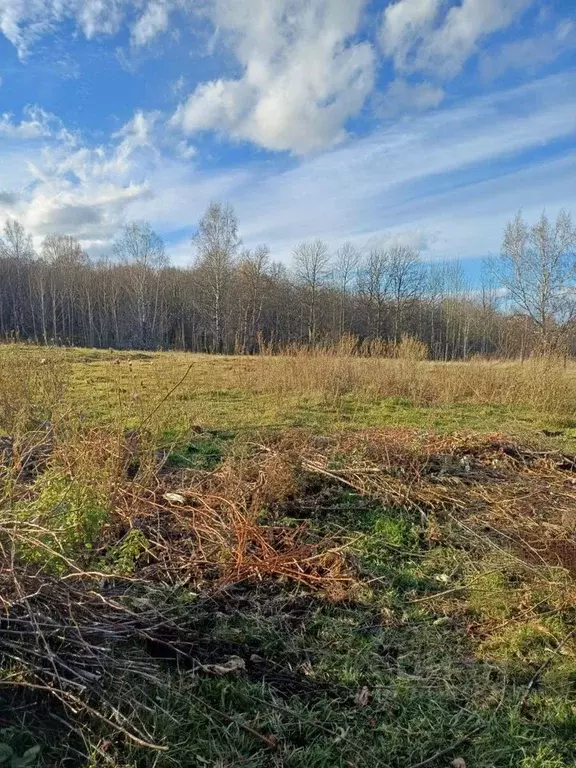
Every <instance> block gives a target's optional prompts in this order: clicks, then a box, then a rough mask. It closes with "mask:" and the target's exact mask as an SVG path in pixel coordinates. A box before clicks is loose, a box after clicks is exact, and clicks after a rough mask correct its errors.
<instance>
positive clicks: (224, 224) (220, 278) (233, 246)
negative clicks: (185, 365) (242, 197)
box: [192, 202, 241, 352]
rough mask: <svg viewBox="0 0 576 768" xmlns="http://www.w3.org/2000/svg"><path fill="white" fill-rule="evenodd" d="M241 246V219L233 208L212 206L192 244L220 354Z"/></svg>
mask: <svg viewBox="0 0 576 768" xmlns="http://www.w3.org/2000/svg"><path fill="white" fill-rule="evenodd" d="M240 242H241V241H240V238H239V236H238V219H237V218H236V214H235V213H234V209H233V208H232V206H231V205H230V204H228V203H226V204H224V203H220V202H213V203H210V205H209V206H208V209H207V211H206V213H205V214H204V216H203V217H202V219H201V220H200V223H199V224H198V231H197V232H196V234H195V235H194V238H193V240H192V244H193V245H194V246H195V248H196V250H197V254H198V258H197V262H196V267H197V271H198V277H199V279H200V282H201V286H202V292H203V295H204V299H205V303H206V306H207V309H208V313H209V315H210V316H211V319H212V337H213V343H212V348H213V350H215V351H217V352H222V350H223V347H224V316H225V313H226V311H227V310H228V309H229V307H228V306H227V300H228V298H229V291H230V284H231V280H232V273H233V268H234V263H235V259H236V254H237V252H238V248H239V247H240Z"/></svg>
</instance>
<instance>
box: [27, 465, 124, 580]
mask: <svg viewBox="0 0 576 768" xmlns="http://www.w3.org/2000/svg"><path fill="white" fill-rule="evenodd" d="M33 490H34V491H35V492H36V494H37V495H36V496H35V497H33V498H32V499H30V500H26V501H23V502H21V503H19V504H17V505H16V506H15V510H16V515H17V517H18V518H19V519H20V520H21V521H22V522H27V523H30V524H33V525H34V526H38V527H39V528H40V531H38V529H36V530H37V533H36V535H35V536H34V537H33V538H30V539H29V540H28V541H26V543H25V544H23V545H22V552H21V554H22V555H23V556H24V557H25V558H26V559H27V560H29V561H31V562H37V563H38V562H40V563H42V564H43V565H44V566H45V567H46V568H48V570H51V571H54V572H60V571H62V570H63V569H65V568H66V559H67V558H68V559H69V558H72V559H73V558H80V559H86V555H87V553H90V552H91V551H92V549H93V548H94V545H95V543H96V540H97V538H98V536H99V534H100V531H101V530H102V526H103V525H104V523H105V522H106V520H107V519H108V514H109V512H108V504H107V499H106V498H105V496H104V494H103V493H102V492H100V491H99V490H98V489H97V488H94V487H90V486H88V485H85V484H83V483H80V482H78V481H77V480H75V479H74V478H71V477H67V476H65V475H62V474H59V473H58V472H56V471H53V472H47V473H45V474H44V475H42V476H41V477H40V478H39V479H38V480H37V481H36V483H35V484H34V487H33ZM60 555H62V556H63V557H61V556H60Z"/></svg>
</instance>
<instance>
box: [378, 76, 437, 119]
mask: <svg viewBox="0 0 576 768" xmlns="http://www.w3.org/2000/svg"><path fill="white" fill-rule="evenodd" d="M443 98H444V89H443V88H441V87H440V86H438V85H434V84H433V83H416V84H411V83H409V82H407V81H406V80H404V79H398V80H394V81H393V82H392V83H391V84H390V85H389V86H388V88H387V89H386V91H385V92H384V93H383V94H382V96H381V97H380V99H379V100H378V102H379V111H380V113H381V114H382V115H384V116H385V117H394V116H396V115H400V114H405V113H407V112H425V111H426V110H428V109H432V108H434V107H437V106H438V105H439V104H440V103H441V101H442V99H443Z"/></svg>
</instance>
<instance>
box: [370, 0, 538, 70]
mask: <svg viewBox="0 0 576 768" xmlns="http://www.w3.org/2000/svg"><path fill="white" fill-rule="evenodd" d="M534 2H535V0H462V3H461V4H459V5H451V6H447V4H446V3H445V2H443V1H442V0H397V2H394V3H392V4H391V5H388V6H387V8H386V9H385V11H384V13H383V17H382V29H381V35H380V38H381V43H382V48H383V50H384V52H385V53H386V54H387V55H388V56H391V57H392V58H393V60H394V65H395V67H396V69H397V70H398V71H401V72H419V71H421V72H428V73H432V74H434V75H437V76H439V77H444V78H449V77H454V76H455V75H457V74H458V73H459V72H460V70H461V69H462V67H463V65H464V64H465V62H466V61H467V60H468V59H469V58H470V57H471V56H473V55H474V54H476V53H477V52H478V50H479V44H480V42H481V41H482V40H483V39H484V38H485V37H487V36H488V35H491V34H493V33H495V32H498V31H500V30H503V29H506V28H507V27H508V26H510V24H511V23H512V22H513V21H514V20H515V19H517V18H518V17H519V16H520V15H521V13H522V12H523V11H524V10H526V9H527V8H528V7H529V6H530V5H532V4H534Z"/></svg>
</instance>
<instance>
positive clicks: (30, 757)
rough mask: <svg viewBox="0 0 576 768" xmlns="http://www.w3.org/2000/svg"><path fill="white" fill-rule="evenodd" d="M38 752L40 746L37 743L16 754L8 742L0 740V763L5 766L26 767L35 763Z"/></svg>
mask: <svg viewBox="0 0 576 768" xmlns="http://www.w3.org/2000/svg"><path fill="white" fill-rule="evenodd" d="M39 754H40V746H39V745H38V744H36V745H35V746H33V747H30V749H27V750H26V752H24V754H23V755H20V756H18V755H17V754H16V753H15V752H14V750H13V749H12V747H11V746H10V745H9V744H6V743H4V742H0V765H2V766H7V768H28V766H30V765H34V764H35V762H36V759H37V757H38V755H39Z"/></svg>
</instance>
